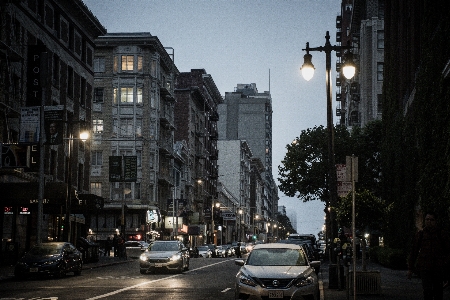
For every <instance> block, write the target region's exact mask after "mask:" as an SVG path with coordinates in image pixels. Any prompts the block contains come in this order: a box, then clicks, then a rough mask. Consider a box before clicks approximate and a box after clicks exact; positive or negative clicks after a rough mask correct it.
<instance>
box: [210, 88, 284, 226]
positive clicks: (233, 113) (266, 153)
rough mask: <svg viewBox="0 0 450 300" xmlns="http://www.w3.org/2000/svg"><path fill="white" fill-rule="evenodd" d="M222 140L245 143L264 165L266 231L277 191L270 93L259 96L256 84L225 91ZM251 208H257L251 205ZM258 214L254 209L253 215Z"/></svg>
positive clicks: (220, 130) (221, 111) (263, 203)
mask: <svg viewBox="0 0 450 300" xmlns="http://www.w3.org/2000/svg"><path fill="white" fill-rule="evenodd" d="M218 111H219V115H220V120H219V139H220V140H245V141H246V142H247V144H248V146H249V148H250V149H251V152H252V154H253V157H254V158H259V159H260V160H261V162H262V163H263V165H264V172H263V173H262V178H263V180H264V191H263V196H262V197H263V199H262V201H261V202H262V206H261V215H262V220H264V222H265V223H264V231H265V232H267V224H268V223H269V222H270V221H272V220H274V219H275V214H276V213H277V206H278V194H277V193H278V188H277V186H276V184H275V181H274V179H273V176H272V98H271V95H270V92H264V93H259V92H258V89H257V88H256V84H255V83H251V84H238V85H237V87H236V88H235V91H234V92H226V93H225V99H224V103H223V104H221V105H219V109H218ZM248 206H249V207H256V204H255V203H249V205H248ZM254 214H255V209H253V208H252V209H251V211H250V215H254Z"/></svg>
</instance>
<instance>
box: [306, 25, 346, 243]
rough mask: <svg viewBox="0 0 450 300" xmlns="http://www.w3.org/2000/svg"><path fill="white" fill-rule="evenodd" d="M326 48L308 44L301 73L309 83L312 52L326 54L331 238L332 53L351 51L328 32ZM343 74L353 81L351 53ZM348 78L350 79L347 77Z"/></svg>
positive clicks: (333, 196)
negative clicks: (335, 40) (331, 41)
mask: <svg viewBox="0 0 450 300" xmlns="http://www.w3.org/2000/svg"><path fill="white" fill-rule="evenodd" d="M325 40H326V41H325V46H320V47H314V48H311V47H309V42H307V43H306V48H305V49H302V50H303V51H306V54H305V55H304V64H303V65H302V68H301V71H302V75H303V77H304V78H305V79H306V80H307V81H309V80H310V79H311V78H312V76H313V74H314V65H313V64H312V62H311V59H312V55H311V54H309V52H310V51H320V52H322V51H323V52H325V54H326V77H325V80H326V90H327V131H328V193H329V198H328V199H329V201H328V204H329V207H330V224H331V225H330V227H331V228H330V231H331V238H332V240H334V238H335V237H336V236H337V226H335V217H334V214H335V208H336V205H337V185H336V165H335V158H334V128H333V127H334V126H333V108H332V104H333V103H332V94H331V51H341V50H345V49H351V47H350V46H349V45H347V46H341V45H339V46H336V45H335V46H332V45H331V44H330V34H329V32H328V31H327V33H326V35H325ZM343 73H344V76H346V78H347V79H351V78H352V77H353V75H354V74H355V65H354V63H353V61H352V57H351V53H350V52H349V53H348V56H347V62H346V64H344V66H343ZM347 76H348V77H347Z"/></svg>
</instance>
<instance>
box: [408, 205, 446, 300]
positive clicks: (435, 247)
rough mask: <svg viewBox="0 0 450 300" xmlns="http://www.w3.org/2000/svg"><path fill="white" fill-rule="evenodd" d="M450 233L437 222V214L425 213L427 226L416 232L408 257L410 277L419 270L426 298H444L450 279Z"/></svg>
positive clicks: (441, 299) (428, 299)
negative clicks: (448, 275)
mask: <svg viewBox="0 0 450 300" xmlns="http://www.w3.org/2000/svg"><path fill="white" fill-rule="evenodd" d="M449 252H450V238H449V235H448V234H447V233H446V232H445V231H443V230H442V229H441V228H439V227H438V226H437V224H436V214H435V213H433V212H428V213H426V214H425V227H424V228H423V230H420V231H418V232H417V233H416V235H415V237H414V241H413V248H412V250H411V253H410V255H409V257H408V274H407V276H408V279H411V277H412V274H413V272H415V271H416V272H418V274H419V276H420V278H421V279H422V287H423V296H424V300H443V285H444V284H445V281H448V278H447V276H446V275H445V274H446V273H447V272H448V270H447V269H448V266H449V264H448V262H449V261H450V257H449Z"/></svg>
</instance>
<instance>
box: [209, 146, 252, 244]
mask: <svg viewBox="0 0 450 300" xmlns="http://www.w3.org/2000/svg"><path fill="white" fill-rule="evenodd" d="M217 147H218V150H219V153H220V155H219V178H220V183H221V184H222V185H223V186H225V187H226V188H227V189H228V191H229V192H230V194H231V195H234V196H235V197H236V199H237V203H236V204H237V206H236V207H235V209H236V210H235V211H234V213H235V214H236V228H235V231H234V234H233V241H247V240H248V239H249V236H250V235H253V229H252V224H253V222H252V217H253V216H254V215H253V213H252V210H250V207H251V206H250V190H251V186H250V183H251V171H252V168H251V165H252V157H253V155H252V151H251V149H250V147H249V145H248V144H247V141H245V140H222V139H220V140H219V141H218V142H217ZM230 208H231V207H230ZM229 210H231V209H229Z"/></svg>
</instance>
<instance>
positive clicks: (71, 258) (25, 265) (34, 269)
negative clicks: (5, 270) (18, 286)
mask: <svg viewBox="0 0 450 300" xmlns="http://www.w3.org/2000/svg"><path fill="white" fill-rule="evenodd" d="M82 268H83V260H82V255H81V252H80V251H78V250H77V248H75V246H74V245H72V244H71V243H67V242H52V243H43V244H41V245H36V246H34V247H32V248H31V249H30V250H29V251H28V252H27V253H25V255H24V256H23V257H22V258H21V259H19V261H18V262H17V264H16V266H15V269H14V275H15V276H16V277H18V278H23V277H29V276H42V275H55V276H57V277H61V276H63V275H65V274H66V273H70V272H73V273H74V274H75V275H80V274H81V270H82Z"/></svg>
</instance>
